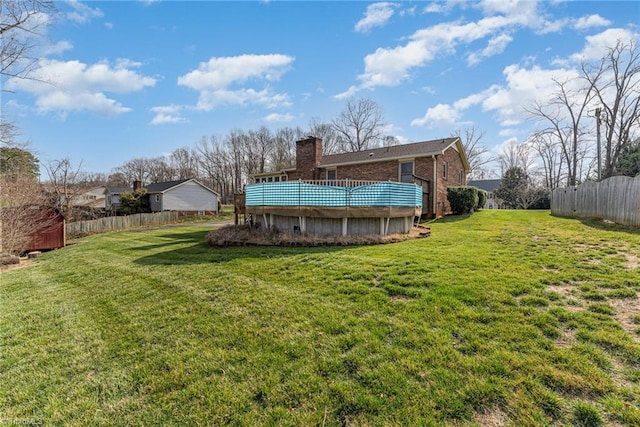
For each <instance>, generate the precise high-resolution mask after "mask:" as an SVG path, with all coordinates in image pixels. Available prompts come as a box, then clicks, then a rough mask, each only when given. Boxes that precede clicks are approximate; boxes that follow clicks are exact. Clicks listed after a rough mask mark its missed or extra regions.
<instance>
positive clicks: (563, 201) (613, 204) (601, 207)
mask: <svg viewBox="0 0 640 427" xmlns="http://www.w3.org/2000/svg"><path fill="white" fill-rule="evenodd" d="M551 213H552V214H554V215H559V216H568V217H576V218H600V219H607V220H609V221H613V222H615V223H617V224H622V225H627V226H631V227H640V176H637V177H635V178H630V177H628V176H614V177H611V178H607V179H605V180H604V181H600V182H586V183H584V184H581V185H579V186H577V187H568V188H556V189H555V190H553V193H552V195H551Z"/></svg>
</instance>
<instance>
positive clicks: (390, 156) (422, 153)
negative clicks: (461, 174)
mask: <svg viewBox="0 0 640 427" xmlns="http://www.w3.org/2000/svg"><path fill="white" fill-rule="evenodd" d="M459 141H460V138H457V137H452V138H444V139H436V140H431V141H422V142H414V143H411V144H401V145H392V146H389V147H383V148H374V149H372V150H365V151H354V152H351V153H341V154H332V155H329V156H323V157H322V161H321V162H320V165H319V166H320V167H323V168H326V167H330V166H339V165H345V164H357V163H370V162H377V161H382V160H394V159H401V158H409V157H426V156H433V155H440V154H443V153H444V151H445V150H446V149H447V148H450V147H452V146H453V145H455V144H456V143H458V144H459ZM461 148H462V146H461V145H460V147H459V149H461ZM463 163H465V166H468V164H467V162H466V159H465V161H463Z"/></svg>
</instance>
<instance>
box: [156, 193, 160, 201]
mask: <svg viewBox="0 0 640 427" xmlns="http://www.w3.org/2000/svg"><path fill="white" fill-rule="evenodd" d="M159 201H160V195H159V194H156V202H159Z"/></svg>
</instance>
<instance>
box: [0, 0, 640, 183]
mask: <svg viewBox="0 0 640 427" xmlns="http://www.w3.org/2000/svg"><path fill="white" fill-rule="evenodd" d="M57 7H58V12H59V13H58V14H57V15H56V16H50V17H40V18H39V19H41V20H42V21H43V22H49V23H50V24H49V26H48V27H47V32H46V36H47V43H46V44H45V43H41V46H39V49H38V54H39V56H40V59H39V65H40V68H39V70H38V71H37V74H35V75H34V76H33V77H35V78H36V79H37V80H43V81H46V83H42V82H38V81H37V80H6V79H5V80H3V82H2V84H3V86H4V88H5V89H7V90H4V91H3V93H2V100H1V102H2V114H3V115H5V116H6V117H8V118H11V119H13V120H15V121H16V122H17V124H18V125H19V126H20V128H21V132H22V136H21V139H22V140H24V141H29V143H30V148H31V149H32V150H33V151H35V152H36V154H37V156H38V157H39V158H40V159H41V161H43V162H47V161H50V160H54V159H61V158H64V157H69V158H70V159H71V160H72V161H73V162H74V163H75V164H80V162H82V168H83V169H84V170H86V171H90V172H109V171H110V170H111V168H113V167H116V166H118V165H121V164H123V163H124V162H126V161H127V160H130V159H132V158H136V157H156V156H160V155H163V154H167V153H169V152H171V151H173V150H174V149H176V148H180V147H185V146H186V147H192V146H194V145H195V144H196V142H197V141H198V140H200V139H201V138H202V137H206V136H209V135H219V136H225V135H226V134H227V133H228V132H229V131H230V130H233V129H244V130H251V129H257V128H259V127H260V126H263V125H265V126H267V127H269V128H271V129H273V130H275V129H277V128H281V127H285V126H292V127H295V126H300V127H301V128H303V129H306V128H307V127H308V124H309V121H310V120H311V119H313V118H316V119H319V120H322V121H330V120H331V119H332V118H333V117H335V116H336V115H337V114H338V113H339V112H340V111H341V110H342V108H343V107H344V105H345V102H346V99H348V98H349V97H365V98H369V99H372V100H374V101H375V102H377V103H378V105H379V106H380V107H381V108H382V110H383V112H384V115H385V118H386V121H387V123H388V125H387V127H388V128H387V132H388V133H389V134H391V135H395V136H397V137H399V138H400V140H402V141H407V142H408V141H422V140H428V139H435V138H441V137H447V136H450V135H451V134H452V133H454V132H455V131H456V130H464V129H465V128H470V127H471V126H475V127H476V129H479V130H481V131H484V132H485V136H484V139H483V143H484V144H485V145H486V146H488V147H490V148H491V149H492V150H494V151H497V150H499V147H501V146H503V145H504V144H505V143H507V142H508V141H516V142H522V141H524V140H525V139H526V137H527V135H528V133H529V132H530V131H531V130H532V123H531V122H530V121H528V120H527V115H526V113H525V112H524V110H523V108H524V107H527V106H530V105H531V103H532V102H533V101H534V100H535V99H543V98H544V96H546V95H548V94H549V92H550V90H551V87H552V86H551V81H552V79H553V78H559V79H564V78H569V77H572V76H574V75H576V70H577V67H579V64H580V61H582V60H593V59H597V58H600V57H601V56H602V54H603V53H604V51H605V49H606V47H607V46H612V45H613V44H615V42H616V40H618V39H624V40H629V39H635V40H638V38H639V35H638V34H639V32H640V29H639V28H638V26H639V25H640V24H639V23H640V3H638V2H633V1H622V2H616V1H532V0H527V1H516V0H504V1H502V0H501V1H479V2H461V1H437V2H379V3H369V2H361V1H349V2H343V1H330V2H306V1H287V2H280V1H269V2H216V1H193V2H177V1H111V2H99V1H91V2H80V1H76V0H72V1H68V2H58V3H57Z"/></svg>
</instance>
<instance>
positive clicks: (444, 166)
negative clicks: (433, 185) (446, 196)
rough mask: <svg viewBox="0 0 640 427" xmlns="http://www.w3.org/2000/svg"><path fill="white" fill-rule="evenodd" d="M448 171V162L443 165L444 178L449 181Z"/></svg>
mask: <svg viewBox="0 0 640 427" xmlns="http://www.w3.org/2000/svg"><path fill="white" fill-rule="evenodd" d="M447 169H449V164H448V163H447V162H443V163H442V177H443V178H444V179H447V172H448V171H447Z"/></svg>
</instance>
